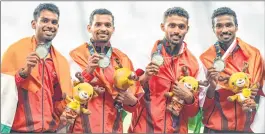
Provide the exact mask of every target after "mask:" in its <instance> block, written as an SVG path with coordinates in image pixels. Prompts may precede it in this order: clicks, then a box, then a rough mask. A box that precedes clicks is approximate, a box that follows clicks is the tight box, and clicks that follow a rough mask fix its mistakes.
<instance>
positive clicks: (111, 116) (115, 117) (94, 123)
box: [68, 43, 144, 133]
mask: <svg viewBox="0 0 265 134" xmlns="http://www.w3.org/2000/svg"><path fill="white" fill-rule="evenodd" d="M88 45H92V44H87V43H84V44H82V45H81V46H79V47H77V48H75V49H74V50H72V51H71V52H70V56H71V58H72V60H73V62H74V63H73V64H77V65H78V66H79V67H80V69H81V71H82V75H83V77H84V78H85V81H86V82H89V83H90V84H92V85H93V86H100V87H104V88H105V92H104V93H103V94H100V95H99V96H98V97H96V98H93V99H92V100H91V101H89V102H88V104H87V106H88V109H89V110H90V111H91V112H92V113H91V115H84V114H81V115H80V116H78V117H77V119H76V120H75V122H74V124H73V125H72V126H71V127H70V129H69V131H68V132H71V133H115V132H117V133H122V132H123V123H122V115H121V113H119V112H117V110H116V109H115V107H114V98H115V96H116V95H117V94H118V92H117V91H115V90H114V88H113V76H114V71H115V67H116V66H118V64H117V62H116V60H115V59H118V60H119V62H120V63H121V64H122V66H123V67H127V68H129V69H130V70H132V71H133V70H134V69H133V65H132V63H131V60H130V59H129V58H128V57H127V55H126V54H124V53H122V52H121V51H119V50H118V49H116V48H113V51H112V54H111V57H110V61H111V63H110V65H109V66H108V67H107V68H105V69H101V68H99V67H97V68H96V69H95V71H94V73H93V74H88V73H87V72H86V71H85V69H86V67H87V65H88V58H89V57H90V56H91V54H90V51H89V47H88ZM91 75H92V76H91ZM91 77H92V78H91ZM129 91H130V92H132V93H133V94H134V95H135V96H136V97H137V98H138V99H140V98H141V96H142V95H143V93H144V92H143V90H142V88H141V85H140V83H139V82H136V84H135V85H133V86H131V87H130V88H129ZM139 105H140V103H139V102H137V103H136V105H134V106H126V105H124V106H123V107H124V109H125V110H126V111H128V112H134V110H135V109H136V108H137V107H138V106H139Z"/></svg>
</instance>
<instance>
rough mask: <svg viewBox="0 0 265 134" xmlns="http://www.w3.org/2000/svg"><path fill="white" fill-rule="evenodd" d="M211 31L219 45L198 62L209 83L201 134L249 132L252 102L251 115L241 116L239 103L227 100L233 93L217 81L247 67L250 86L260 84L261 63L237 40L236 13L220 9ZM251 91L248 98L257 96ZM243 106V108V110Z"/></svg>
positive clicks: (254, 52)
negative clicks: (203, 67) (204, 71)
mask: <svg viewBox="0 0 265 134" xmlns="http://www.w3.org/2000/svg"><path fill="white" fill-rule="evenodd" d="M212 25H213V26H212V28H213V31H214V33H215V35H216V37H217V38H218V41H217V42H216V43H215V44H214V45H212V46H211V47H210V48H209V49H207V50H206V51H205V52H204V53H203V54H202V55H201V56H200V59H201V61H202V63H203V64H204V66H205V67H206V68H207V69H208V71H207V74H206V77H207V80H208V82H209V83H210V85H209V88H208V91H207V94H206V97H205V102H204V105H203V111H204V112H203V113H204V115H203V117H204V118H203V123H204V125H205V129H204V133H217V132H220V133H237V132H251V130H250V124H251V122H252V121H253V119H254V115H255V111H256V109H255V103H254V101H253V102H252V103H253V105H252V104H251V105H252V106H251V108H253V112H250V113H249V114H248V112H244V111H243V110H242V109H243V108H242V106H241V105H240V104H239V103H238V102H236V101H235V102H229V101H228V100H227V97H228V96H231V95H234V93H233V92H232V91H230V90H226V89H228V86H227V84H226V83H225V82H226V81H223V82H221V81H219V80H220V78H221V77H220V76H222V77H226V76H231V75H232V74H233V73H236V72H241V71H242V68H243V67H244V65H245V64H246V63H247V65H248V69H247V71H246V73H247V74H248V75H249V77H250V83H251V84H259V85H261V86H260V87H262V83H263V81H262V80H263V78H262V77H263V76H262V74H264V71H263V66H264V64H263V61H262V57H261V54H260V52H259V50H258V49H256V48H255V47H253V46H251V45H249V44H247V43H246V42H244V41H243V40H241V39H240V38H238V37H236V32H237V30H238V22H237V17H236V13H235V12H234V11H233V10H232V9H230V8H227V7H221V8H218V9H216V10H215V11H214V13H213V15H212ZM257 91H258V89H253V90H252V94H251V98H252V99H253V98H254V97H255V95H256V94H257ZM245 106H246V105H243V107H245Z"/></svg>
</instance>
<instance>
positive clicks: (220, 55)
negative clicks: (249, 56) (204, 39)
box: [214, 39, 237, 60]
mask: <svg viewBox="0 0 265 134" xmlns="http://www.w3.org/2000/svg"><path fill="white" fill-rule="evenodd" d="M236 45H237V41H236V39H235V40H234V41H233V42H232V44H231V45H230V46H229V48H228V49H227V50H226V51H225V53H224V55H223V56H222V54H221V47H220V44H219V42H218V41H217V42H216V43H215V44H214V46H215V50H216V55H217V58H220V59H222V60H225V59H226V58H227V57H228V55H230V54H231V53H232V52H233V50H234V49H235V47H236Z"/></svg>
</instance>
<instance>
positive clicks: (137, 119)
mask: <svg viewBox="0 0 265 134" xmlns="http://www.w3.org/2000/svg"><path fill="white" fill-rule="evenodd" d="M143 111H144V107H143V108H142V109H141V112H140V114H139V116H138V118H137V120H136V123H135V125H134V127H133V129H135V127H136V126H137V124H138V122H139V120H140V118H141V116H142V112H143ZM146 114H148V113H147V112H146Z"/></svg>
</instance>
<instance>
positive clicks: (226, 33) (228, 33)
mask: <svg viewBox="0 0 265 134" xmlns="http://www.w3.org/2000/svg"><path fill="white" fill-rule="evenodd" d="M223 35H232V33H230V32H222V33H221V36H223Z"/></svg>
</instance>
